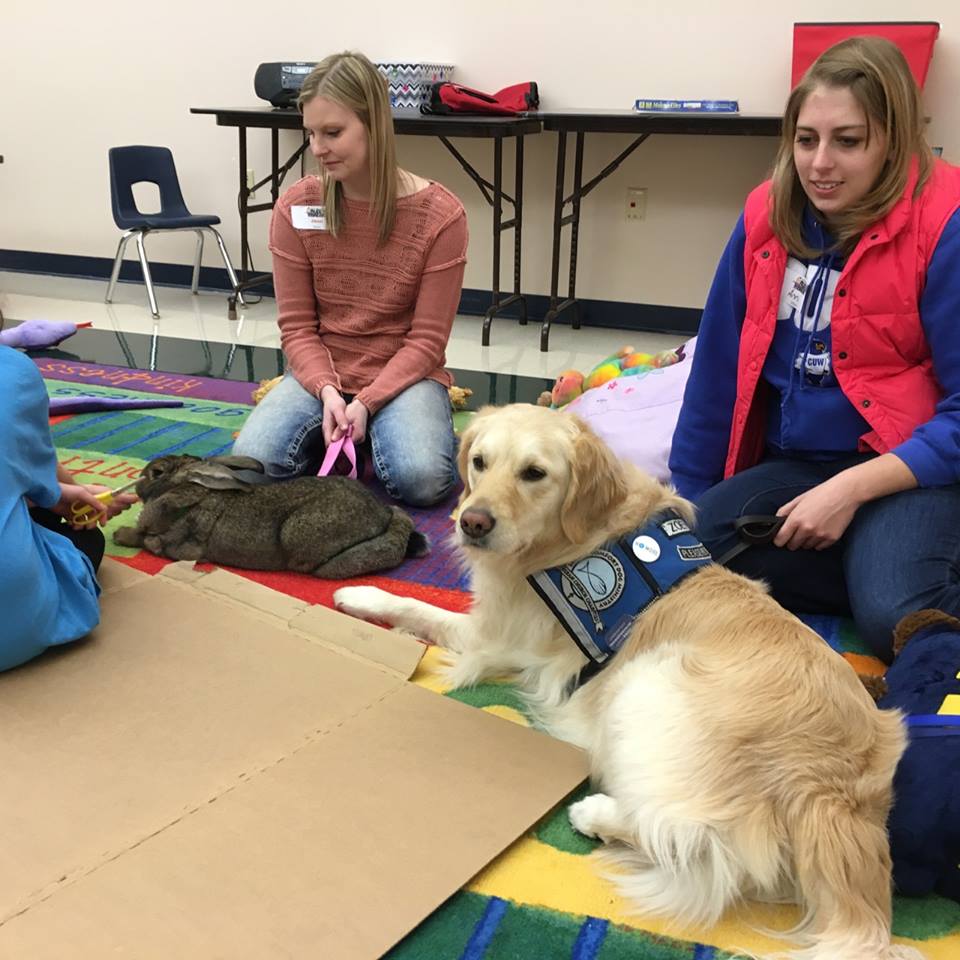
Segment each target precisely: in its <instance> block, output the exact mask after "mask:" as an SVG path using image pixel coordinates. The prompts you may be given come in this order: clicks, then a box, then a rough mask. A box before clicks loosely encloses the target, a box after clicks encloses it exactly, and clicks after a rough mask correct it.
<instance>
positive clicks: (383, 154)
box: [297, 50, 399, 244]
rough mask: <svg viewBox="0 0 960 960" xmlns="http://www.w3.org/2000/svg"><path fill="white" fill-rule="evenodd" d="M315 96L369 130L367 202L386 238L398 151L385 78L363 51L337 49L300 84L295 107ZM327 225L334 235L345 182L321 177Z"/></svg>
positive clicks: (394, 193)
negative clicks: (347, 112)
mask: <svg viewBox="0 0 960 960" xmlns="http://www.w3.org/2000/svg"><path fill="white" fill-rule="evenodd" d="M314 97H326V98H327V99H328V100H333V101H334V102H335V103H339V104H340V106H342V107H346V108H347V109H348V110H352V111H353V112H354V113H355V114H356V115H357V116H358V117H359V118H360V121H361V123H362V124H363V126H364V128H365V129H366V131H367V140H368V155H367V159H368V163H369V165H370V188H371V189H370V202H371V205H372V207H373V212H374V215H375V217H376V219H377V224H378V226H379V231H378V233H379V241H380V243H381V244H383V243H386V242H387V240H389V238H390V234H391V233H392V232H393V223H394V219H395V217H396V210H397V176H398V172H399V171H398V167H397V151H396V146H395V142H394V136H393V114H392V112H391V110H390V96H389V93H388V91H387V81H386V78H385V77H384V76H383V75H382V74H381V73H380V71H379V70H377V68H376V66H375V65H374V64H373V63H372V62H371V61H370V60H368V59H367V58H366V57H365V56H364V55H363V54H362V53H355V52H352V51H349V50H348V51H345V52H343V53H335V54H332V55H331V56H329V57H327V58H326V59H325V60H323V61H321V62H320V63H318V64H317V65H316V66H315V67H314V68H313V70H312V71H311V72H310V73H309V74H308V76H307V77H306V79H305V80H304V81H303V85H302V86H301V88H300V95H299V97H298V98H297V107H298V108H299V110H300V112H301V113H302V112H303V105H304V104H305V103H307V102H308V101H310V100H312V99H313V98H314ZM324 199H325V203H326V215H327V229H329V230H330V232H331V233H332V234H333V235H334V236H337V234H338V232H339V230H340V228H341V226H342V225H343V218H344V207H343V185H342V184H340V183H339V182H337V181H336V180H333V179H331V178H329V177H328V178H327V179H326V180H325V182H324Z"/></svg>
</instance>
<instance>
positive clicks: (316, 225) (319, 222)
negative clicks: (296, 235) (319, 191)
mask: <svg viewBox="0 0 960 960" xmlns="http://www.w3.org/2000/svg"><path fill="white" fill-rule="evenodd" d="M290 216H291V219H292V221H293V225H294V226H295V227H296V228H297V229H298V230H326V229H327V211H326V210H325V209H324V207H323V206H322V205H318V204H314V205H312V206H299V207H291V208H290Z"/></svg>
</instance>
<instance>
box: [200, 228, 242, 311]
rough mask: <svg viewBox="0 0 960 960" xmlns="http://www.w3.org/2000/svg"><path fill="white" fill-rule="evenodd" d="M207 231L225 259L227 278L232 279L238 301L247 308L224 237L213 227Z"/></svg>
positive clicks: (231, 283)
mask: <svg viewBox="0 0 960 960" xmlns="http://www.w3.org/2000/svg"><path fill="white" fill-rule="evenodd" d="M207 229H208V230H209V231H210V232H211V233H212V234H213V236H214V238H215V239H216V241H217V246H218V247H219V248H220V256H221V257H223V265H224V266H225V267H226V268H227V276H228V277H229V278H230V286H231V287H233V289H234V291H235V292H236V294H237V300H238V301H239V303H240V305H241V306H242V307H245V306H246V305H247V301H246V300H244V299H243V292H242V291H240V290H237V287H238V286H240V282H239V281H238V280H237V275H236V273H235V272H234V269H233V264H232V263H231V262H230V254H229V253H227V248H226V246H225V245H224V243H223V237H221V236H220V233H219V231H217V230H214V229H213V227H207Z"/></svg>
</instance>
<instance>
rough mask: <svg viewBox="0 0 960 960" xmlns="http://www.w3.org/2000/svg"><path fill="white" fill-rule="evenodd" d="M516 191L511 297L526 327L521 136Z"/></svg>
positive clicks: (517, 155) (520, 137) (517, 149)
mask: <svg viewBox="0 0 960 960" xmlns="http://www.w3.org/2000/svg"><path fill="white" fill-rule="evenodd" d="M515 176H516V189H515V190H514V196H515V197H516V200H515V202H514V204H513V221H514V222H513V296H514V297H515V298H516V300H517V301H518V302H519V304H520V325H521V326H523V327H525V326H526V325H527V298H526V297H525V296H524V295H523V294H522V293H521V292H520V265H521V256H522V254H521V246H520V235H521V233H522V230H523V135H522V134H521V135H520V136H519V137H517V146H516V170H515Z"/></svg>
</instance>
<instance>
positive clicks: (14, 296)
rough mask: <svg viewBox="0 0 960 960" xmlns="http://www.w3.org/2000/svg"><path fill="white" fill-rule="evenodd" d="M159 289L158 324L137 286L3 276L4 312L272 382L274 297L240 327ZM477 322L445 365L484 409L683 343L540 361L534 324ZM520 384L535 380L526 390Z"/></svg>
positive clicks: (151, 357)
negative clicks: (609, 362)
mask: <svg viewBox="0 0 960 960" xmlns="http://www.w3.org/2000/svg"><path fill="white" fill-rule="evenodd" d="M156 289H157V300H158V303H159V307H160V319H159V320H154V319H153V318H152V317H151V316H150V311H149V308H148V307H147V301H146V292H145V290H144V287H143V285H142V284H140V283H120V284H119V285H118V287H117V291H116V295H115V297H114V302H113V303H112V304H106V303H104V302H103V297H104V294H105V292H106V283H105V281H102V280H82V279H76V278H71V277H55V276H46V275H36V274H23V273H10V272H0V310H3V312H4V314H5V316H6V317H7V319H8V321H14V322H15V321H19V320H28V319H33V318H43V319H48V320H70V321H73V322H74V323H80V322H84V321H90V322H91V323H92V324H93V329H92V331H83V334H82V336H79V335H78V336H77V337H75V338H72V339H71V340H69V341H67V342H66V343H65V344H64V349H65V350H68V351H70V352H73V353H76V354H78V355H79V356H80V358H81V359H84V360H91V361H98V362H100V363H115V364H119V365H128V366H140V367H152V368H155V369H157V370H164V371H167V372H178V373H185V372H190V373H194V374H199V373H205V374H206V375H208V376H220V377H230V378H231V379H251V380H255V379H260V378H262V377H270V376H276V374H277V372H278V369H277V367H278V364H279V363H280V362H281V359H280V355H279V337H278V331H277V323H276V317H277V311H276V302H275V301H274V300H273V299H272V298H269V297H265V298H263V299H262V300H261V301H260V302H259V303H255V304H252V305H249V306H247V307H246V308H245V309H241V310H240V312H239V314H238V319H237V320H235V321H231V320H228V319H227V300H226V294H225V293H224V292H222V291H201V292H200V293H199V295H197V296H193V295H191V293H190V291H189V290H187V289H184V288H181V287H161V286H158V287H157V288H156ZM481 322H482V320H481V318H480V317H468V316H460V317H457V319H456V321H455V323H454V328H453V334H452V336H451V338H450V343H449V346H448V349H447V364H448V366H449V367H450V368H452V369H453V370H455V371H462V372H463V374H462V375H461V374H459V373H458V377H457V379H458V382H460V383H461V384H462V385H464V386H470V387H472V388H473V389H474V391H475V393H476V392H477V390H478V386H479V392H480V396H481V398H482V399H483V400H484V401H487V400H489V401H492V402H498V403H503V402H509V401H512V400H517V399H520V400H530V399H533V397H532V396H531V392H534V394H535V392H538V391H539V390H540V389H542V388H543V386H544V385H546V384H544V383H543V382H542V381H550V382H552V381H553V380H554V379H555V378H556V376H557V375H558V374H559V373H560V372H561V371H563V370H568V369H576V370H581V371H583V372H587V371H588V370H590V369H591V368H592V367H593V366H594V365H596V364H597V363H598V362H599V361H600V360H602V359H603V358H604V357H605V356H608V355H609V354H612V353H615V352H616V351H617V350H618V349H619V348H620V347H622V346H624V345H625V344H632V345H633V347H634V349H636V350H645V351H649V352H655V351H658V350H662V349H665V348H668V347H675V346H677V345H678V344H679V343H681V342H682V341H683V339H684V337H683V336H682V335H679V334H657V333H637V332H634V331H626V330H608V329H602V328H596V327H584V328H581V329H580V330H573V329H571V328H570V327H569V326H567V325H565V324H558V325H556V326H554V327H553V329H552V330H551V334H550V347H551V348H550V350H549V351H548V352H547V353H541V352H540V324H539V323H536V322H534V321H531V322H530V323H529V324H527V326H525V327H522V326H520V324H519V323H518V322H517V321H516V320H512V319H508V318H496V319H494V321H493V326H492V328H491V340H492V343H491V345H490V346H489V347H482V346H481V345H480V330H481ZM251 348H253V349H251ZM514 378H517V379H516V380H515V379H514ZM526 378H531V380H530V381H529V382H525V381H526ZM518 387H519V389H518Z"/></svg>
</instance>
